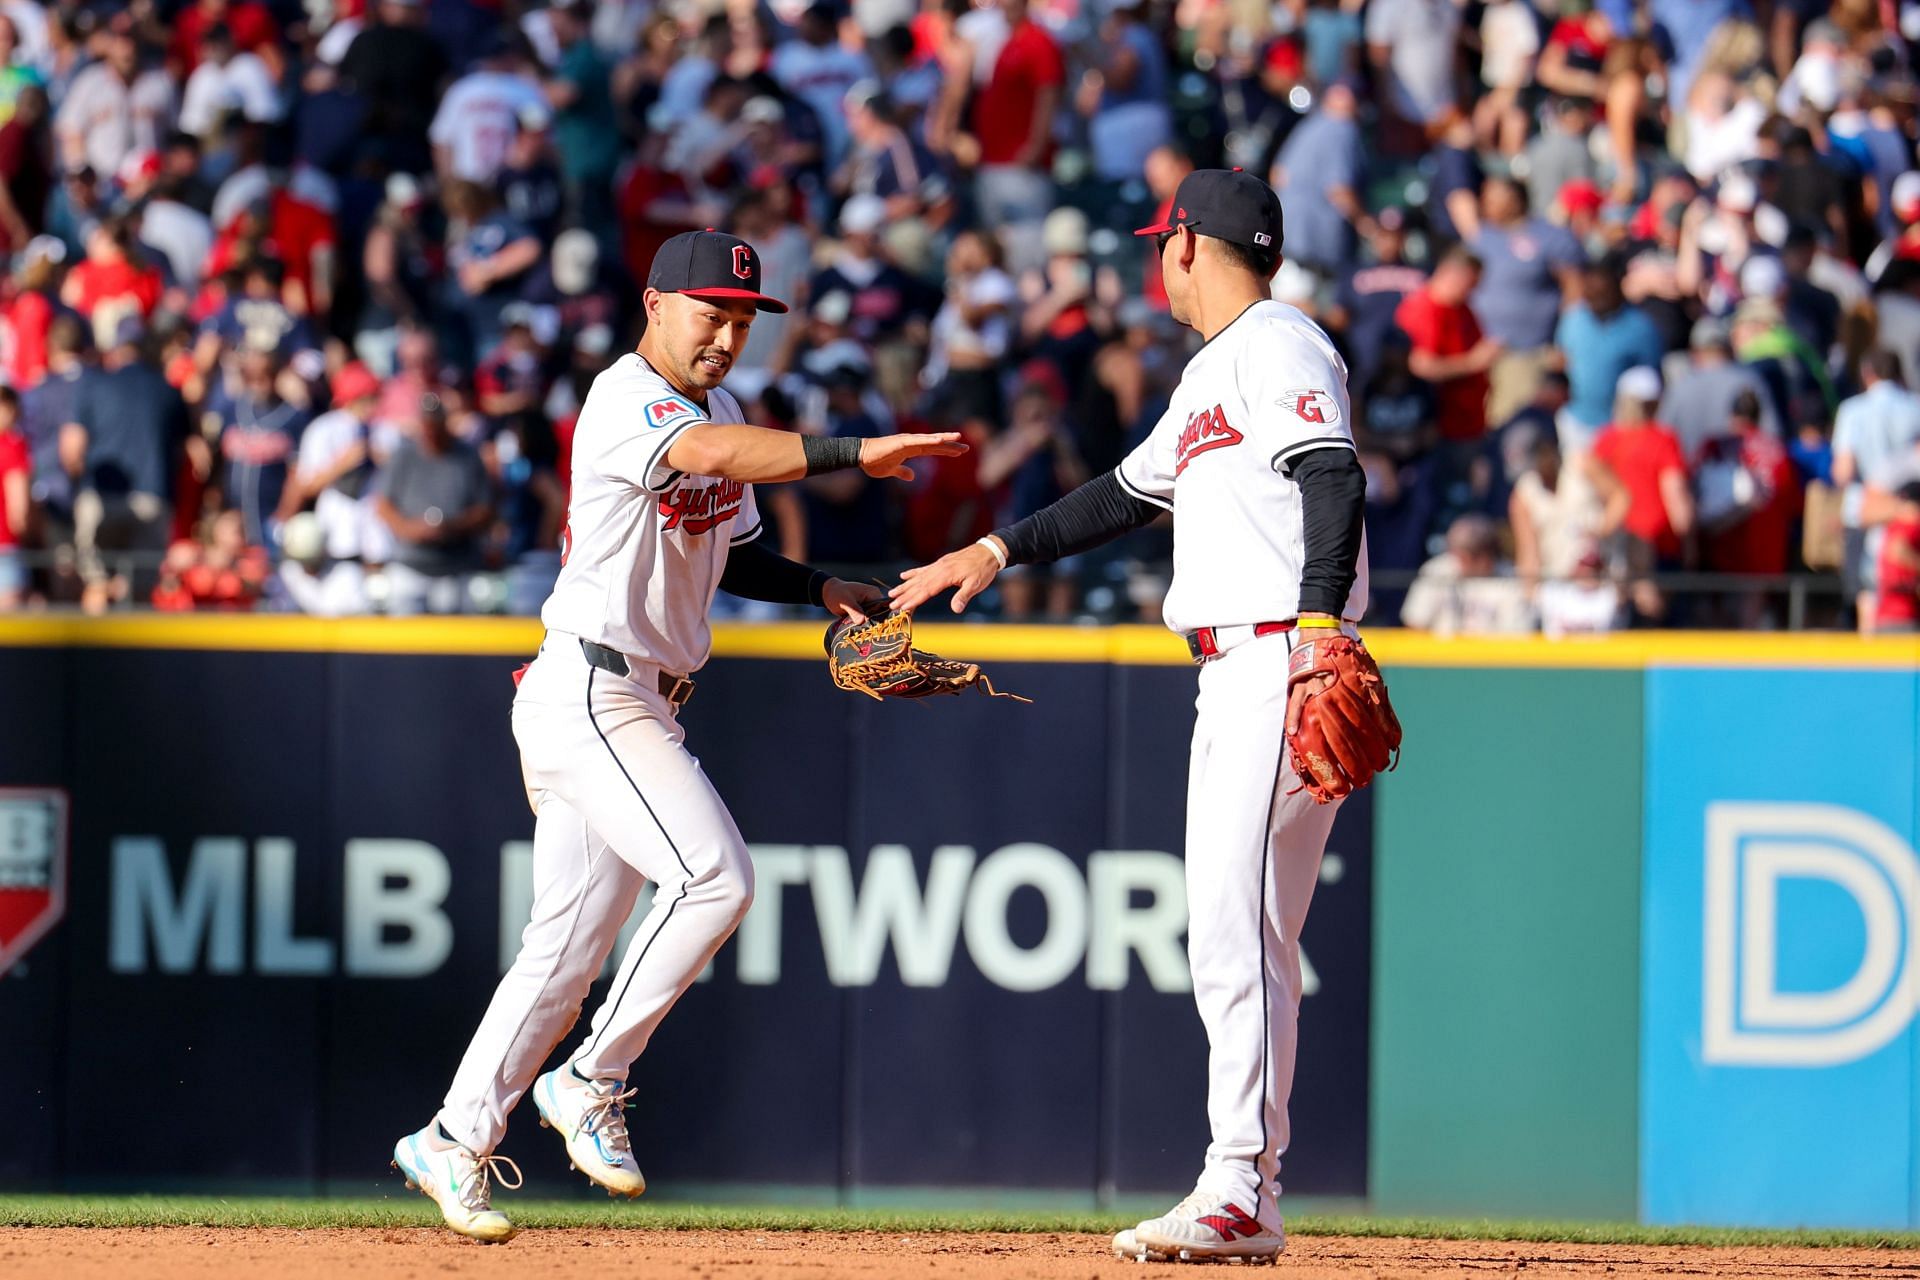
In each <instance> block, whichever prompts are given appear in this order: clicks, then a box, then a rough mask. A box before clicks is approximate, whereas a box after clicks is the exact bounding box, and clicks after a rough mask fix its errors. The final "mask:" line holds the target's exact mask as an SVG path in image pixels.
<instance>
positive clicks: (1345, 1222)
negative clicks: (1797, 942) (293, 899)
mask: <svg viewBox="0 0 1920 1280" xmlns="http://www.w3.org/2000/svg"><path fill="white" fill-rule="evenodd" d="M510 1207H511V1209H512V1212H513V1219H514V1221H515V1222H516V1223H518V1224H519V1225H520V1226H522V1227H527V1228H536V1229H537V1228H540V1227H599V1228H612V1229H619V1230H634V1229H649V1230H656V1231H658V1230H670V1231H685V1230H702V1229H704V1230H711V1231H880V1232H898V1233H927V1232H935V1231H1086V1232H1096V1233H1102V1234H1104V1233H1108V1232H1112V1231H1116V1230H1118V1229H1119V1228H1121V1227H1124V1226H1131V1225H1132V1224H1133V1222H1134V1221H1135V1218H1134V1217H1133V1216H1131V1215H1122V1214H1114V1213H1048V1212H1040V1211H1032V1210H1021V1211H1012V1212H991V1211H980V1210H962V1211H942V1210H928V1209H837V1208H825V1207H805V1208H789V1207H777V1206H770V1205H698V1204H674V1203H671V1202H664V1203H663V1202H658V1201H656V1202H652V1203H648V1202H645V1201H642V1202H638V1203H633V1204H595V1203H593V1202H581V1201H573V1200H531V1199H529V1200H520V1199H518V1198H515V1199H514V1200H513V1201H512V1203H511V1205H510ZM439 1221H440V1219H439V1216H438V1214H437V1213H436V1212H435V1211H434V1209H433V1206H432V1205H430V1204H429V1203H427V1201H426V1200H424V1199H422V1198H420V1197H417V1196H412V1195H406V1196H400V1195H396V1196H392V1197H380V1198H361V1199H339V1200H328V1199H293V1198H269V1197H247V1196H233V1197H215V1196H67V1195H0V1227H235V1228H246V1227H289V1228H295V1229H300V1230H310V1229H315V1228H327V1227H334V1228H339V1227H429V1226H437V1225H438V1224H439ZM1287 1230H1288V1231H1289V1232H1292V1233H1294V1234H1297V1235H1303V1236H1304V1235H1347V1236H1412V1237H1419V1238H1424V1239H1435V1240H1529V1241H1561V1242H1566V1243H1573V1244H1629V1245H1631V1244H1647V1245H1662V1244H1664V1245H1722V1246H1733V1245H1806V1246H1814V1247H1852V1248H1892V1249H1920V1232H1901V1231H1894V1232H1887V1231H1759V1230H1735V1229H1729V1228H1720V1227H1643V1226H1636V1225H1633V1224H1630V1223H1590V1222H1494V1221H1485V1220H1480V1221H1476V1220H1472V1219H1455V1218H1383V1217H1368V1216H1361V1215H1351V1214H1307V1215H1301V1216H1290V1217H1289V1218H1288V1219H1287Z"/></svg>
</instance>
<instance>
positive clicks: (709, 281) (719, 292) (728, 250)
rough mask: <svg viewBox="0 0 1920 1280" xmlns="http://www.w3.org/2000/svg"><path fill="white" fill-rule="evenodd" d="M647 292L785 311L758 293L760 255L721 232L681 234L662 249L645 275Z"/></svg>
mask: <svg viewBox="0 0 1920 1280" xmlns="http://www.w3.org/2000/svg"><path fill="white" fill-rule="evenodd" d="M647 288H649V289H658V290H659V291H660V292H661V293H684V294H686V295H687V296H689V297H693V298H719V299H732V300H739V301H745V302H751V303H753V305H754V306H755V307H756V308H757V309H758V310H761V311H773V312H783V311H785V310H786V309H787V304H786V303H784V302H781V301H780V300H779V299H777V298H769V297H768V296H767V295H766V294H764V293H761V292H760V255H759V254H757V253H755V252H754V251H753V246H752V245H750V244H748V243H747V242H746V241H745V240H742V239H740V237H738V236H730V235H728V234H726V233H725V232H723V231H683V232H681V233H680V234H679V235H677V236H675V237H674V238H673V239H671V240H669V241H667V242H666V243H665V244H663V245H661V246H660V250H659V252H657V253H655V254H654V255H653V267H652V269H651V270H649V271H648V272H647Z"/></svg>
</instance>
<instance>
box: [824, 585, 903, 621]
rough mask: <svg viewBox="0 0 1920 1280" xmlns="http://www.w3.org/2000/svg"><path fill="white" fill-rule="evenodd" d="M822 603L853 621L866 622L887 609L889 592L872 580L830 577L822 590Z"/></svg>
mask: <svg viewBox="0 0 1920 1280" xmlns="http://www.w3.org/2000/svg"><path fill="white" fill-rule="evenodd" d="M820 597H821V603H823V604H825V605H826V607H827V612H829V613H834V614H838V615H839V616H841V617H843V618H847V619H849V620H851V621H853V622H866V621H867V620H868V619H870V618H872V617H873V615H874V614H876V613H885V612H886V611H887V593H886V591H885V589H883V588H881V587H877V586H875V585H874V584H873V583H871V582H848V581H847V580H846V579H845V578H830V579H828V581H827V585H826V586H825V587H823V588H821V590H820Z"/></svg>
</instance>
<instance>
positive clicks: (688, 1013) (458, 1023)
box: [0, 648, 1372, 1202]
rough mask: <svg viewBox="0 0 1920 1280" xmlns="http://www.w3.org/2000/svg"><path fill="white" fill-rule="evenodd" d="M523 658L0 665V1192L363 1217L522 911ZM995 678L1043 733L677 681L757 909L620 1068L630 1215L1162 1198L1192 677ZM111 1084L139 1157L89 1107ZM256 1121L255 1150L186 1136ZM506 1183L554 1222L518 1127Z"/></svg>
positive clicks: (1183, 971)
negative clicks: (217, 1193)
mask: <svg viewBox="0 0 1920 1280" xmlns="http://www.w3.org/2000/svg"><path fill="white" fill-rule="evenodd" d="M514 665H515V661H514V660H512V659H506V658H500V657H483V656H475V655H405V656H403V655H396V654H376V653H353V652H339V653H316V652H279V653H267V652H203V651H169V650H148V649H104V648H103V649H76V650H71V651H65V650H55V649H26V648H15V649H8V648H0V689H5V690H8V691H9V692H8V694H7V695H6V697H7V698H8V701H7V703H6V704H5V705H6V709H7V713H8V714H7V717H6V718H7V722H8V725H9V729H8V732H7V733H5V734H0V1088H4V1090H5V1094H6V1096H8V1097H10V1098H13V1099H15V1100H16V1101H17V1102H18V1103H19V1105H18V1106H17V1107H16V1108H15V1110H16V1112H17V1113H18V1114H17V1115H16V1116H15V1118H14V1120H13V1121H11V1122H10V1123H11V1125H12V1127H11V1129H10V1133H11V1135H12V1137H11V1139H10V1140H9V1141H7V1142H0V1185H10V1186H25V1187H33V1188H40V1189H51V1188H55V1187H66V1188H74V1189H80V1188H103V1189H104V1188H108V1187H110V1186H118V1187H151V1188H163V1187H167V1186H185V1185H194V1184H198V1185H201V1186H208V1185H214V1184H219V1185H223V1186H231V1187H236V1188H249V1187H252V1188H259V1187H265V1186H275V1187H280V1188H285V1189H290V1190H295V1189H302V1188H334V1189H341V1190H353V1191H358V1192H368V1191H373V1190H376V1189H378V1188H381V1187H383V1186H388V1185H389V1182H390V1180H386V1162H387V1159H388V1155H389V1152H390V1149H391V1146H392V1143H393V1141H394V1140H395V1138H397V1137H398V1136H400V1135H401V1134H403V1133H406V1132H408V1131H409V1130H411V1129H413V1128H417V1127H418V1126H419V1125H420V1124H422V1123H424V1122H425V1120H426V1119H427V1118H428V1117H429V1116H431V1115H432V1114H433V1111H434V1110H435V1108H436V1107H437V1106H438V1105H439V1100H440V1097H441V1094H442V1092H443V1091H444V1089H445V1087H446V1082H447V1079H448V1077H449V1076H450V1075H451V1073H452V1071H453V1069H454V1067H455V1065H456V1063H457V1062H458V1060H459V1057H460V1053H461V1051H462V1049H463V1048H464V1047H465V1044H466V1039H467V1037H468V1035H469V1034H470V1033H471V1031H472V1029H473V1027H474V1024H475V1023H476V1021H477V1020H478V1018H479V1016H480V1014H481V1012H482V1010H483V1009H484V1008H485V1007H486V1002H487V999H488V997H489V995H490V993H491V991H492V989H493V985H494V983H495V982H496V981H497V980H498V977H499V975H500V973H501V972H502V971H503V969H504V968H505V967H506V965H507V963H508V962H509V961H510V960H511V958H512V955H513V952H514V950H515V946H516V943H517V937H518V932H519V929H520V927H521V925H522V924H524V922H525V920H526V918H527V912H528V906H529V903H530V901H531V894H532V875H531V866H532V848H531V842H530V837H531V834H532V827H533V823H532V817H531V815H530V814H529V813H528V811H527V805H526V800H525V797H524V794H523V791H522V786H521V782H520V777H519V771H518V765H517V759H516V756H515V750H514V744H513V740H512V736H511V733H510V731H509V727H508V719H507V715H508V706H509V702H510V699H511V696H512V685H511V683H510V682H509V680H508V673H509V672H510V671H511V670H512V668H513V666H514ZM995 675H996V677H1001V676H1003V675H1004V679H1005V681H1006V683H1007V685H1008V686H1009V687H1011V688H1015V689H1018V690H1020V691H1021V692H1022V693H1025V694H1029V695H1031V696H1032V697H1034V698H1035V699H1036V703H1035V705H1034V706H1032V707H1021V706H1016V705H1015V704H1012V703H1008V702H1003V701H997V700H990V699H986V698H963V699H954V700H952V701H949V702H945V703H943V704H942V705H940V706H939V707H937V708H929V707H926V706H918V705H904V704H897V703H889V704H885V705H881V704H876V703H872V702H869V701H867V700H865V699H861V698H858V697H854V696H851V695H848V694H845V693H842V692H840V691H839V690H836V689H835V688H833V686H832V684H831V683H830V682H829V681H828V679H827V678H826V674H825V671H824V668H823V666H822V664H821V663H820V662H818V661H817V660H816V661H807V662H796V661H780V660H759V659H725V660H720V661H716V662H715V663H713V664H712V665H711V666H709V667H708V668H707V669H706V670H704V671H703V672H702V673H701V679H700V691H699V694H698V696H697V697H696V698H695V699H694V701H693V702H692V704H690V706H689V707H688V709H687V711H686V713H685V715H684V723H685V724H686V725H687V728H688V741H689V745H690V746H691V748H692V749H693V750H694V751H695V752H696V754H698V755H699V757H700V759H701V762H702V765H703V767H704V768H705V770H706V772H707V773H708V774H709V776H711V777H712V778H713V780H714V782H715V785H716V786H717V787H718V789H719V791H720V793H721V795H722V796H723V797H724V798H725V799H726V800H727V802H728V803H729V805H730V807H731V809H732V811H733V813H734V815H735V817H736V819H737V820H738V822H739V825H740V828H741V831H742V833H743V834H744V835H745V836H746V838H747V840H748V842H749V843H750V845H751V846H752V848H753V853H754V859H755V864H756V868H757V881H758V891H757V895H756V898H755V902H754V906H753V909H752V911H751V912H750V913H749V914H748V916H747V918H746V920H745V922H744V923H743V924H742V926H741V928H740V930H739V932H738V933H737V934H736V935H735V937H734V939H733V941H731V942H730V943H729V944H728V945H727V946H726V947H725V948H724V949H723V950H722V952H721V953H720V955H719V956H718V957H717V958H716V960H715V962H714V964H713V966H712V968H711V970H710V973H709V975H708V977H707V978H706V979H705V980H703V981H702V982H701V983H699V984H698V985H697V986H696V987H695V988H694V990H692V991H691V992H689V993H688V995H687V996H686V998H685V999H684V1000H683V1001H682V1003H681V1004H680V1005H679V1006H678V1007H677V1008H676V1009H675V1010H674V1012H673V1014H672V1016H671V1017H669V1018H668V1019H667V1020H666V1022H665V1023H664V1024H663V1025H662V1027H661V1029H660V1031H659V1033H658V1034H657V1035H656V1036H655V1037H654V1039H653V1041H652V1043H651V1044H650V1045H649V1046H648V1049H647V1052H646V1053H645V1055H643V1057H642V1058H641V1059H640V1061H639V1063H638V1064H636V1067H635V1072H634V1075H633V1077H632V1080H631V1083H632V1084H634V1085H635V1086H636V1087H637V1088H638V1090H639V1099H638V1105H637V1107H636V1109H635V1111H634V1113H633V1115H632V1118H631V1126H632V1128H633V1131H634V1133H635V1138H636V1145H637V1147H638V1149H639V1152H640V1156H641V1162H642V1167H643V1168H644V1169H645V1170H646V1171H647V1174H648V1177H649V1180H650V1181H651V1182H652V1183H653V1184H654V1185H655V1187H656V1188H657V1189H658V1190H660V1191H662V1192H665V1193H667V1194H672V1193H673V1190H674V1189H676V1188H677V1189H680V1190H681V1191H683V1192H687V1191H689V1189H696V1190H697V1189H699V1188H703V1187H708V1186H712V1185H713V1184H753V1185H754V1186H755V1187H757V1188H769V1187H775V1186H784V1187H809V1188H818V1189H820V1193H821V1194H826V1195H833V1194H836V1193H845V1194H852V1193H855V1192H859V1191H863V1190H869V1189H876V1188H919V1187H973V1188H983V1187H1000V1188H1032V1189H1038V1190H1047V1191H1053V1192H1068V1193H1071V1194H1073V1195H1074V1196H1076V1197H1078V1198H1080V1199H1081V1200H1083V1201H1086V1202H1091V1201H1093V1200H1095V1199H1096V1198H1099V1197H1107V1196H1112V1195H1115V1194H1125V1193H1148V1192H1151V1193H1154V1194H1159V1193H1163V1192H1175V1193H1178V1192H1181V1191H1184V1190H1185V1189H1186V1188H1187V1187H1189V1186H1190V1185H1191V1184H1192V1180H1193V1178H1194V1176H1195V1174H1196V1173H1197V1172H1198V1171H1199V1168H1200V1165H1201V1160H1202V1157H1203V1155H1204V1151H1205V1147H1206V1143H1207V1128H1206V1114H1205V1105H1204V1103H1205V1099H1204V1081H1205V1075H1204V1072H1205V1061H1206V1042H1205V1036H1204V1033H1203V1032H1202V1029H1201V1026H1200V1022H1199V1018H1198V1016H1197V1015H1196V1013H1195V1012H1194V1006H1193V997H1192V992H1191V980H1190V977H1189V975H1188V972H1187V967H1186V953H1185V885H1184V879H1183V869H1182V864H1181V858H1180V851H1181V833H1182V828H1183V825H1184V822H1183V818H1184V808H1185V795H1184V792H1185V783H1186V772H1187V770H1186V751H1187V737H1188V734H1189V732H1190V729H1191V725H1192V717H1193V709H1192V708H1193V696H1194V673H1193V671H1192V670H1191V669H1189V668H1185V667H1129V666H1124V665H1109V664H1106V663H1099V662H1089V663H1069V662H1052V663H1032V664H1028V663H1017V662H1016V663H1002V664H998V665H997V666H996V669H995ZM16 693H17V694H18V698H17V700H16V699H15V694H16ZM16 712H17V713H18V714H17V716H16V714H15V713H16ZM16 725H23V726H27V728H25V729H24V730H20V731H16V729H15V727H14V726H16ZM1371 846H1372V807H1371V795H1370V793H1363V794H1362V795H1360V796H1358V797H1355V798H1354V799H1353V800H1351V801H1349V802H1348V803H1347V804H1346V805H1345V806H1344V807H1343V808H1342V811H1341V813H1340V817H1339V821H1338V823H1337V824H1336V826H1335V828H1334V834H1333V838H1332V842H1331V845H1330V848H1331V851H1332V854H1333V856H1331V857H1330V858H1329V859H1328V860H1327V865H1326V868H1325V872H1324V874H1323V877H1322V882H1321V885H1320V888H1319V890H1318V892H1317V894H1316V900H1315V902H1314V907H1313V912H1312V914H1311V916H1310V917H1309V919H1308V923H1307V926H1306V930H1305V934H1304V937H1303V940H1302V949H1303V952H1304V953H1305V965H1306V967H1307V968H1308V969H1309V971H1310V972H1309V975H1308V977H1307V991H1308V995H1307V998H1306V1007H1305V1009H1304V1010H1303V1013H1302V1017H1301V1036H1302V1043H1303V1048H1302V1052H1301V1056H1300V1068H1299V1078H1298V1083H1297V1087H1296V1090H1295V1095H1294V1108H1293V1111H1294V1115H1295V1117H1296V1123H1295V1127H1294V1137H1295V1149H1294V1150H1293V1151H1291V1152H1289V1153H1288V1155H1287V1159H1286V1185H1287V1189H1288V1190H1289V1191H1290V1192H1299V1193H1308V1194H1329V1195H1341V1196H1360V1195H1364V1194H1365V1191H1366V1168H1367V1132H1366V1124H1367V1108H1366V1081H1367V1078H1368V1063H1367V1036H1368V1025H1369V1006H1368V999H1369V992H1368V988H1369V972H1370V968H1369V966H1370V962H1371V949H1372V948H1371V937H1372V935H1371V920H1372V909H1371V882H1372V877H1371V868H1372V857H1371V853H1372V848H1371ZM15 880H17V881H18V884H17V885H13V887H11V888H9V885H12V883H13V881H15ZM56 886H58V887H59V888H60V889H62V890H63V891H64V900H63V901H56V900H55V895H54V893H53V889H54V888H55V887H56ZM644 905H645V904H644V900H643V907H644ZM9 952H11V954H9ZM602 990H604V987H602V988H597V989H596V991H595V993H594V995H593V996H592V997H590V998H589V999H590V1002H591V1001H592V1000H594V999H597V998H598V997H599V995H600V994H601V991H602ZM574 1043H575V1041H574V1039H573V1038H571V1037H570V1038H569V1039H568V1040H566V1041H564V1042H563V1046H562V1050H563V1051H564V1049H566V1048H571V1047H572V1045H573V1044H574ZM130 1070H132V1071H135V1072H136V1074H137V1075H138V1076H139V1078H140V1080H141V1087H142V1090H143V1102H142V1108H143V1109H142V1113H141V1119H140V1123H139V1124H138V1125H137V1126H136V1129H135V1139H134V1140H132V1141H129V1139H128V1132H129V1131H128V1129H127V1127H126V1123H125V1117H124V1115H121V1114H119V1113H118V1112H117V1111H116V1110H115V1109H114V1108H111V1107H105V1108H103V1107H101V1106H99V1105H97V1102H96V1100H97V1099H99V1098H101V1097H106V1096H111V1095H113V1094H114V1093H115V1092H116V1091H118V1090H121V1089H123V1088H124V1085H125V1082H126V1080H127V1078H128V1072H129V1071H130ZM263 1087H265V1088H269V1089H270V1092H271V1094H272V1097H273V1111H274V1129H275V1136H274V1141H273V1142H272V1143H271V1144H269V1145H266V1146H262V1145H260V1144H257V1143H256V1144H247V1143H235V1142H233V1141H231V1140H230V1137H229V1136H228V1134H227V1132H226V1130H225V1129H224V1128H223V1127H222V1126H221V1125H217V1124H212V1123H209V1117H214V1116H220V1115H225V1114H228V1113H229V1112H230V1111H231V1109H232V1106H233V1099H234V1098H235V1097H236V1096H238V1094H239V1092H241V1091H246V1090H253V1091H258V1090H259V1089H260V1088H263ZM523 1110H524V1108H523ZM108 1148H111V1149H113V1150H114V1152H115V1158H114V1160H113V1162H112V1163H111V1165H106V1166H103V1165H101V1164H100V1163H99V1162H98V1161H97V1160H96V1159H93V1158H91V1157H90V1156H89V1155H88V1154H87V1153H91V1152H97V1151H99V1150H103V1149H108ZM503 1153H504V1154H507V1155H510V1156H512V1157H513V1158H515V1159H516V1160H518V1161H520V1162H521V1163H522V1165H523V1166H524V1167H525V1168H526V1170H527V1172H528V1175H529V1178H530V1182H529V1185H530V1186H531V1187H533V1188H535V1189H537V1191H538V1192H539V1193H540V1194H553V1193H555V1192H557V1191H564V1190H567V1189H574V1190H580V1189H584V1186H585V1184H584V1182H583V1181H582V1180H580V1179H578V1178H577V1177H571V1176H569V1175H568V1174H567V1172H566V1165H565V1161H564V1158H563V1157H562V1155H561V1152H560V1148H559V1146H558V1144H556V1143H554V1142H553V1140H552V1139H551V1137H550V1136H548V1135H545V1134H543V1133H542V1132H541V1131H540V1130H538V1129H537V1128H536V1127H535V1125H534V1123H533V1116H532V1114H531V1112H530V1111H527V1112H526V1114H524V1115H521V1116H518V1117H516V1123H515V1124H514V1126H513V1128H512V1130H511V1131H510V1133H509V1136H508V1139H507V1142H506V1144H505V1146H504V1147H503ZM392 1185H396V1186H397V1184H392Z"/></svg>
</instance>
